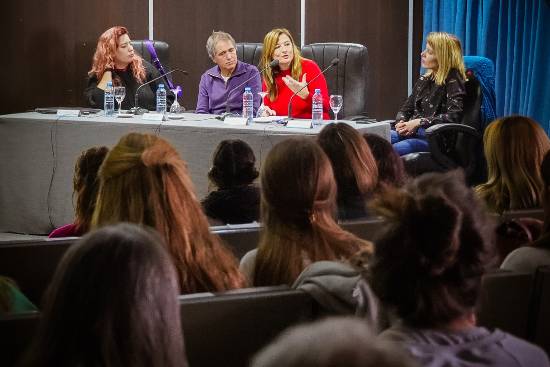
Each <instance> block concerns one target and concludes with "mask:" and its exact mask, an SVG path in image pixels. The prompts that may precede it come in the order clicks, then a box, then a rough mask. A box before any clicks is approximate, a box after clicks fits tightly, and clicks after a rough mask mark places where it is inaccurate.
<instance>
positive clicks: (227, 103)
mask: <svg viewBox="0 0 550 367" xmlns="http://www.w3.org/2000/svg"><path fill="white" fill-rule="evenodd" d="M276 66H279V60H272V61H271V62H270V63H269V64H268V65H267V66H266V67H265V68H263V69H262V70H260V71H258V73H259V74H260V75H262V73H263V72H264V71H266V70H267V68H270V67H271V68H274V67H276ZM255 77H256V74H254V75H252V76H251V77H250V78H248V79H246V80H245V81H244V82H242V83H241V84H239V85H237V86H236V87H235V88H232V89H231V90H230V91H229V92H227V97H226V98H225V112H224V113H223V114H222V115H221V116H219V117H217V118H218V120H222V121H223V120H225V118H226V117H227V116H230V115H231V114H232V113H231V111H230V110H229V96H230V95H231V93H233V92H234V91H236V90H237V89H239V88H241V87H242V86H243V85H245V84H246V83H248V82H249V81H251V80H252V79H254V78H255Z"/></svg>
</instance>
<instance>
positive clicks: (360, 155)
mask: <svg viewBox="0 0 550 367" xmlns="http://www.w3.org/2000/svg"><path fill="white" fill-rule="evenodd" d="M317 141H318V142H319V145H320V146H321V148H322V149H323V150H324V152H325V153H326V155H327V156H328V158H329V159H330V162H331V164H332V170H333V171H334V177H335V178H336V184H337V185H338V205H339V206H340V205H344V204H345V203H346V202H349V199H348V198H351V199H356V198H357V197H358V196H359V197H362V198H363V200H364V201H366V200H367V199H368V198H369V196H370V195H371V194H372V192H373V191H374V189H375V188H376V186H377V185H378V167H377V166H376V161H375V160H374V157H373V155H372V153H371V150H370V147H369V145H368V144H367V142H366V141H365V140H364V139H363V137H362V136H361V134H359V132H358V131H357V130H356V129H354V128H353V127H351V126H349V125H348V124H346V123H343V122H339V123H336V124H328V125H327V126H325V127H324V128H323V130H321V132H320V133H319V135H318V137H317Z"/></svg>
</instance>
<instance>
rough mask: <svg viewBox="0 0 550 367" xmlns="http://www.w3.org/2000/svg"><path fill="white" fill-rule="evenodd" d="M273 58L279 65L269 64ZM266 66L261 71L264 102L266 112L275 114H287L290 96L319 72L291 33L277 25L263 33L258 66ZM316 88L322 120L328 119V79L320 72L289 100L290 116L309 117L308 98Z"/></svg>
mask: <svg viewBox="0 0 550 367" xmlns="http://www.w3.org/2000/svg"><path fill="white" fill-rule="evenodd" d="M272 60H279V66H276V67H274V68H271V67H269V66H268V65H269V63H270V62H271V61H272ZM265 66H267V69H265V71H264V72H263V73H262V90H263V91H265V92H268V94H267V95H266V97H265V98H264V103H265V105H266V107H267V109H266V111H267V114H269V115H277V116H285V115H287V114H288V102H289V101H290V97H291V96H292V95H293V94H294V93H296V92H298V91H299V90H300V89H301V88H302V87H303V86H305V85H306V84H307V83H308V82H309V81H310V80H312V79H313V78H315V77H316V76H317V75H318V74H319V73H320V72H321V69H319V66H317V64H316V63H315V62H314V61H312V60H309V59H306V58H303V57H302V56H301V55H300V50H299V49H298V47H296V44H295V43H294V39H293V38H292V35H291V34H290V32H289V31H288V30H287V29H284V28H276V29H273V30H272V31H270V32H269V33H268V34H266V36H265V38H264V45H263V53H262V58H261V60H260V67H265ZM317 88H318V89H320V90H321V94H322V95H323V119H324V120H329V119H330V118H329V115H328V110H329V96H328V88H327V81H326V79H325V77H324V76H323V75H320V76H319V77H318V78H317V79H315V80H314V81H313V82H312V83H311V84H310V85H308V87H307V88H304V89H302V90H301V91H300V92H299V93H298V94H297V95H296V97H294V98H293V99H292V117H298V118H305V119H310V118H311V97H312V96H313V94H314V93H315V89H317Z"/></svg>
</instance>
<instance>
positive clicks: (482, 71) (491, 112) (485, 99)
mask: <svg viewBox="0 0 550 367" xmlns="http://www.w3.org/2000/svg"><path fill="white" fill-rule="evenodd" d="M464 65H465V66H466V69H469V70H471V71H472V72H473V73H474V75H475V76H476V78H477V79H478V80H479V83H480V86H481V90H482V102H481V120H480V121H481V123H480V130H479V131H480V132H482V133H483V131H484V130H485V127H486V126H487V124H489V123H490V122H491V121H493V120H494V119H495V118H496V94H495V65H494V63H493V61H491V60H490V59H488V58H486V57H483V56H464Z"/></svg>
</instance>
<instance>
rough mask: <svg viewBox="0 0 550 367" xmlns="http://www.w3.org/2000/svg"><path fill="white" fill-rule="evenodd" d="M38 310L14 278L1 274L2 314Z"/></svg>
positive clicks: (0, 299)
mask: <svg viewBox="0 0 550 367" xmlns="http://www.w3.org/2000/svg"><path fill="white" fill-rule="evenodd" d="M29 311H37V308H36V306H35V305H33V304H32V302H31V301H29V299H28V298H27V297H25V295H24V294H23V293H21V291H20V290H19V288H17V285H16V284H15V282H14V281H13V280H11V279H10V278H7V277H3V276H0V316H4V315H10V314H16V313H21V312H29Z"/></svg>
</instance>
